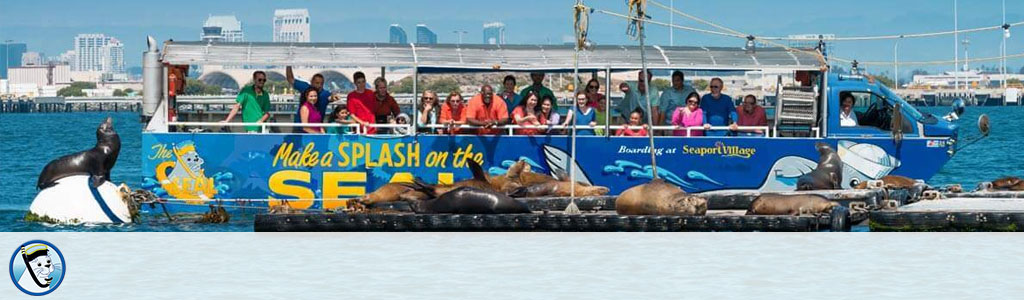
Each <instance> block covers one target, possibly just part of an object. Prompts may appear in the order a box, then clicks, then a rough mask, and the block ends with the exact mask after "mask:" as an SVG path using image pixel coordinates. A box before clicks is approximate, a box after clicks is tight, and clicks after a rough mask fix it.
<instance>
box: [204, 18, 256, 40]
mask: <svg viewBox="0 0 1024 300" xmlns="http://www.w3.org/2000/svg"><path fill="white" fill-rule="evenodd" d="M199 39H200V40H202V41H204V42H242V41H245V34H244V33H243V32H242V22H240V21H238V19H237V18H235V16H233V15H223V16H213V15H211V16H209V17H207V18H206V22H203V32H202V33H200V35H199Z"/></svg>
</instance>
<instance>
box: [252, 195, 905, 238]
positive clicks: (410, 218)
mask: <svg viewBox="0 0 1024 300" xmlns="http://www.w3.org/2000/svg"><path fill="white" fill-rule="evenodd" d="M783 194H819V195H822V196H825V197H826V198H829V199H830V200H833V201H837V202H840V203H841V204H842V206H840V207H838V208H836V209H833V211H832V212H831V213H830V214H821V215H801V216H790V215H773V216H763V215H745V213H746V209H747V208H748V207H749V206H750V202H751V201H753V199H755V198H756V197H757V195H758V194H757V193H756V192H750V191H718V192H709V193H701V194H697V195H699V196H702V197H706V198H707V199H708V208H709V210H708V211H707V214H705V215H703V216H661V215H648V216H641V215H628V216H627V215H618V214H616V213H615V198H616V196H595V197H581V198H577V199H575V203H576V205H577V207H578V208H579V210H580V211H581V213H580V214H566V213H563V211H564V210H565V208H566V207H567V206H568V205H569V203H570V202H572V201H573V200H572V199H570V198H568V197H545V198H521V199H519V200H521V201H523V202H525V203H526V204H527V205H528V206H529V207H530V209H531V210H532V211H534V212H535V213H532V214H490V215H487V214H416V213H412V212H411V211H409V208H408V205H406V204H405V203H400V202H399V203H387V204H382V205H375V206H374V207H373V209H374V210H376V211H385V212H377V213H343V212H341V213H322V212H313V213H297V214H260V215H257V216H256V218H255V220H254V225H253V227H254V230H255V231H270V232H279V231H655V232H677V231H850V227H851V225H852V224H856V223H860V222H862V221H864V220H867V217H868V213H867V209H868V208H869V207H871V206H872V205H882V204H881V203H884V195H885V194H886V192H885V191H884V190H846V191H806V192H791V193H783ZM858 203H863V204H858ZM851 206H852V207H858V208H859V209H849V208H847V207H851Z"/></svg>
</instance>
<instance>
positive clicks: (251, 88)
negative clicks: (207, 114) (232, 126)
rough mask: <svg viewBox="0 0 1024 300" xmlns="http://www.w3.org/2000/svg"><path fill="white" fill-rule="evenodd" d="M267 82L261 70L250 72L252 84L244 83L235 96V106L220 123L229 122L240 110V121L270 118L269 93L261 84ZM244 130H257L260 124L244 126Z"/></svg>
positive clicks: (257, 121)
mask: <svg viewBox="0 0 1024 300" xmlns="http://www.w3.org/2000/svg"><path fill="white" fill-rule="evenodd" d="M266 82H267V74H266V73H264V72H263V71H256V72H253V73H252V84H250V85H246V86H245V87H243V88H242V90H241V91H238V97H235V102H236V103H235V106H234V107H232V108H231V112H230V113H228V117H227V118H224V121H221V122H222V123H226V122H230V121H231V120H232V119H234V118H235V115H236V114H238V110H239V109H241V110H242V122H244V123H263V122H265V121H267V119H269V118H270V95H268V94H267V93H266V92H265V91H264V90H263V84H264V83H266ZM245 131H246V132H250V133H252V132H259V131H260V126H245Z"/></svg>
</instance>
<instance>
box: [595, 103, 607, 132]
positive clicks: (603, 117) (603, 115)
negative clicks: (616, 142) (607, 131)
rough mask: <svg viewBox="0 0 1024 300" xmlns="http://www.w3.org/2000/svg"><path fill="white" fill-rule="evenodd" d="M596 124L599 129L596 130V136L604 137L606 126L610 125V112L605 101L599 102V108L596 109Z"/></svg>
mask: <svg viewBox="0 0 1024 300" xmlns="http://www.w3.org/2000/svg"><path fill="white" fill-rule="evenodd" d="M594 123H595V126H597V127H598V128H594V134H596V135H604V126H605V125H608V110H607V109H606V107H605V102H604V101H597V106H595V107H594Z"/></svg>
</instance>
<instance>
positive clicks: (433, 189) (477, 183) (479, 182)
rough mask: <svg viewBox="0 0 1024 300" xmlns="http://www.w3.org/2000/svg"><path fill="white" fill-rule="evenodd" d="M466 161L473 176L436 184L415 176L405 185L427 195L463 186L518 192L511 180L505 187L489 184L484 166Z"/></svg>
mask: <svg viewBox="0 0 1024 300" xmlns="http://www.w3.org/2000/svg"><path fill="white" fill-rule="evenodd" d="M467 163H468V164H469V170H470V171H471V172H472V173H473V178H470V179H466V180H462V181H458V182H455V183H453V184H436V185H434V184H429V183H426V182H424V181H422V180H420V179H418V178H417V179H413V182H412V183H406V184H405V185H406V186H408V187H410V188H412V189H413V190H417V191H420V192H423V193H425V194H427V195H441V194H444V193H447V192H450V191H452V190H454V189H457V188H460V187H464V186H465V187H473V188H477V189H481V190H488V191H494V192H502V193H505V194H506V195H508V194H514V193H517V192H520V191H519V189H518V188H519V185H518V184H516V183H514V182H511V181H507V182H506V183H505V184H504V186H505V188H495V187H494V185H492V184H491V179H490V178H489V177H488V176H487V173H484V168H483V167H481V166H480V164H478V163H476V162H475V161H472V160H470V161H468V162H467ZM424 188H429V189H430V192H426V191H425V190H424ZM520 193H521V192H520Z"/></svg>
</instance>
